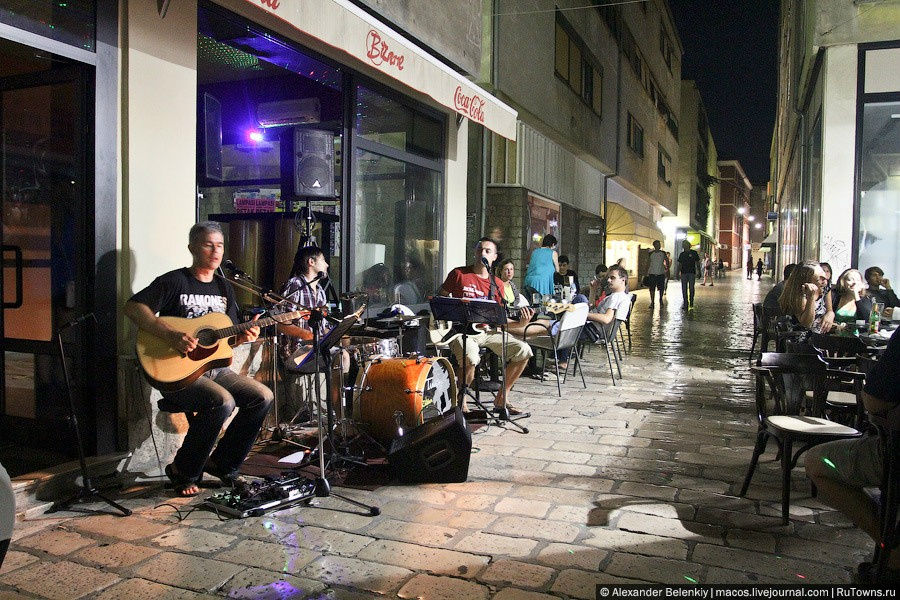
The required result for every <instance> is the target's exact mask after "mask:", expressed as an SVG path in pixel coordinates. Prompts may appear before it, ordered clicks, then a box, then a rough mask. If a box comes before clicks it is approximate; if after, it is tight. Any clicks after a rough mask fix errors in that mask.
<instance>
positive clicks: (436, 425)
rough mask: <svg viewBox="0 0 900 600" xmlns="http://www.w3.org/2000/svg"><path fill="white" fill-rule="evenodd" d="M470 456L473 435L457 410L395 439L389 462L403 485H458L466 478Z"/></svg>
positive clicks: (460, 412)
mask: <svg viewBox="0 0 900 600" xmlns="http://www.w3.org/2000/svg"><path fill="white" fill-rule="evenodd" d="M471 455H472V434H471V432H470V431H469V428H468V426H467V425H466V419H465V417H464V416H463V414H462V411H461V410H459V408H456V409H454V410H453V411H451V412H449V413H447V414H445V415H442V416H440V417H437V418H435V419H431V420H429V421H426V422H425V423H423V424H422V425H419V426H418V427H416V428H415V429H412V430H411V431H409V432H407V433H406V434H405V435H402V436H400V437H399V438H397V439H395V440H394V442H393V443H392V444H391V450H390V453H389V454H388V462H389V463H390V465H391V470H392V471H393V473H394V475H395V476H396V477H397V478H398V479H399V480H400V481H402V482H404V483H459V482H462V481H465V480H466V478H467V477H468V476H469V457H470V456H471Z"/></svg>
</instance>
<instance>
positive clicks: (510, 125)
mask: <svg viewBox="0 0 900 600" xmlns="http://www.w3.org/2000/svg"><path fill="white" fill-rule="evenodd" d="M246 2H248V3H250V4H252V5H254V6H257V7H259V8H260V9H262V10H264V11H266V12H268V13H270V14H272V15H275V16H276V17H278V18H279V19H281V20H283V21H285V22H286V23H288V24H289V25H290V26H292V27H293V28H295V29H297V30H299V31H302V32H304V33H305V34H307V35H309V36H312V37H314V38H316V39H318V40H320V41H322V42H324V43H326V44H328V45H329V46H332V47H334V48H337V49H338V50H341V51H343V52H345V53H347V54H349V55H350V56H352V57H353V58H354V59H356V60H358V61H360V62H362V63H365V64H367V65H370V66H372V67H374V68H375V69H378V70H379V71H381V72H382V73H384V74H385V75H387V76H389V77H391V78H393V79H395V80H397V81H399V82H401V83H403V84H404V85H406V86H408V87H410V88H413V89H415V90H417V91H419V92H421V93H423V94H426V95H428V96H430V97H431V98H433V99H434V100H435V101H436V102H438V103H439V104H441V105H442V106H446V107H447V108H449V109H451V110H453V111H455V112H457V113H459V114H461V115H463V116H464V117H467V118H469V119H471V120H473V121H475V122H477V123H481V124H482V125H484V126H485V127H487V128H488V129H490V130H491V131H494V132H495V133H498V134H499V135H502V136H503V137H505V138H508V139H510V140H515V139H516V118H517V116H518V115H517V113H516V111H515V110H513V109H512V108H510V107H509V106H507V105H506V104H504V103H503V102H501V101H500V100H498V99H497V98H495V97H493V96H492V95H491V94H489V93H487V92H486V91H485V90H483V89H482V88H480V87H479V86H478V85H476V84H474V83H472V82H471V81H469V80H468V79H466V78H465V77H463V76H462V75H460V74H459V73H457V72H455V71H454V70H453V69H451V68H450V67H448V66H446V65H444V64H443V63H441V62H440V61H438V60H437V59H435V58H434V57H433V56H430V55H429V54H428V53H426V52H425V51H424V50H422V49H421V48H419V47H417V46H416V45H415V44H413V43H412V42H411V41H409V40H407V39H405V38H404V37H403V36H402V35H400V34H398V33H395V32H393V31H391V30H390V28H388V27H387V26H386V25H384V24H383V23H380V22H378V20H377V19H375V18H374V17H372V16H371V15H369V14H367V13H365V12H364V11H362V10H361V9H359V8H358V7H356V6H354V5H353V4H351V3H350V2H348V1H347V0H246Z"/></svg>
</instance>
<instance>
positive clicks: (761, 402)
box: [739, 352, 861, 525]
mask: <svg viewBox="0 0 900 600" xmlns="http://www.w3.org/2000/svg"><path fill="white" fill-rule="evenodd" d="M750 370H751V371H752V372H753V373H754V374H755V376H756V417H757V421H758V423H759V427H758V430H757V434H756V445H755V446H754V448H753V456H752V458H751V459H750V467H749V468H748V470H747V475H746V477H745V478H744V483H743V485H742V486H741V491H740V494H739V495H740V496H744V495H745V494H746V493H747V489H748V488H749V487H750V480H751V479H752V478H753V473H754V471H755V470H756V465H757V463H758V462H759V457H760V456H761V455H762V453H763V452H764V451H765V449H766V445H767V444H768V441H769V438H774V440H775V443H776V444H777V445H778V448H779V454H780V456H781V517H782V522H783V523H784V524H785V525H786V524H787V523H788V520H789V507H790V500H791V471H792V470H793V468H794V467H795V466H796V465H797V460H798V458H799V457H800V455H801V454H803V452H805V451H806V450H807V449H809V448H810V447H812V446H815V445H816V444H822V443H825V442H830V441H833V440H839V439H845V438H853V437H859V436H860V435H861V434H860V432H859V431H857V430H856V429H854V428H852V427H847V426H846V425H841V424H839V423H835V422H833V421H829V420H827V419H823V418H821V417H819V416H818V415H817V413H818V414H820V413H819V411H820V407H821V404H822V402H823V396H824V392H825V380H826V377H827V376H828V374H829V368H828V364H827V363H826V362H825V361H824V360H823V359H822V358H821V357H820V356H818V355H816V354H795V353H777V352H763V353H762V355H761V356H760V360H759V366H757V367H751V369H750ZM805 386H808V387H811V388H812V389H813V391H814V401H813V402H812V405H811V406H808V405H807V403H806V402H804V401H803V400H804V395H803V391H804V390H803V389H802V388H803V387H805ZM795 443H798V444H802V445H801V446H800V448H799V449H798V450H797V451H796V452H794V451H793V449H794V444H795Z"/></svg>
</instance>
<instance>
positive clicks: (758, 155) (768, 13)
mask: <svg viewBox="0 0 900 600" xmlns="http://www.w3.org/2000/svg"><path fill="white" fill-rule="evenodd" d="M670 6H671V7H672V13H673V14H674V15H675V24H676V26H677V27H678V34H679V35H680V37H681V43H682V45H683V46H684V57H683V63H682V67H681V77H682V79H693V80H695V81H696V82H697V87H698V89H699V90H700V95H701V96H702V97H703V104H704V105H705V106H706V113H707V115H708V116H709V126H710V129H711V131H712V136H713V140H714V141H715V144H716V149H717V151H718V153H719V160H738V161H740V163H741V166H743V167H744V172H746V173H747V177H748V178H749V179H750V182H751V183H753V184H754V185H756V184H764V183H765V182H766V181H768V179H769V147H770V146H771V142H772V130H773V127H774V123H775V99H776V95H777V94H778V78H777V75H778V71H777V66H776V65H777V61H776V48H777V36H778V2H777V0H754V1H753V2H747V1H746V0H712V1H711V0H702V1H701V0H670Z"/></svg>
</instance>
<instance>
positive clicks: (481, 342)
mask: <svg viewBox="0 0 900 600" xmlns="http://www.w3.org/2000/svg"><path fill="white" fill-rule="evenodd" d="M474 258H475V260H474V262H473V264H472V265H471V266H464V267H457V268H455V269H453V270H452V271H450V273H449V274H448V275H447V279H446V280H445V281H444V283H443V284H442V285H441V289H440V290H439V291H438V294H439V295H441V296H453V297H454V298H487V297H489V296H491V295H493V298H494V299H495V300H496V301H497V302H500V303H501V304H502V302H503V300H502V294H503V289H504V283H503V281H501V280H500V279H499V278H498V277H495V276H493V275H491V274H490V273H489V271H488V268H487V267H486V266H485V265H484V263H483V262H482V259H486V260H487V263H488V265H492V264H493V263H494V261H495V260H496V259H497V243H496V242H495V241H494V240H492V239H491V238H489V237H483V238H481V239H480V240H478V244H476V245H475V257H474ZM491 277H493V281H494V285H493V290H491V287H492V286H491ZM533 315H534V311H532V310H531V309H530V308H527V307H526V308H523V309H522V314H521V316H520V317H519V320H518V321H511V322H510V324H509V328H508V330H509V333H519V334H521V333H522V331H523V330H524V328H525V326H526V325H527V324H528V322H529V321H530V320H531V317H532V316H533ZM479 328H480V329H482V331H481V332H480V333H478V334H476V335H470V336H468V337H467V339H466V349H465V350H466V358H465V370H464V372H465V381H466V385H471V384H472V380H473V379H474V377H475V366H477V365H478V362H479V360H480V355H479V350H480V349H481V348H487V349H488V350H490V351H491V352H493V353H494V354H496V355H497V356H502V352H503V338H504V336H503V333H502V332H500V331H495V330H492V329H489V328H486V327H479ZM450 348H451V350H452V351H453V355H454V356H455V357H456V360H457V362H458V364H463V356H462V354H463V347H462V340H461V339H456V340H454V341H453V342H451V344H450ZM531 356H532V352H531V347H530V346H529V345H528V344H527V343H525V342H524V341H522V340H521V339H518V338H516V337H513V336H512V335H507V336H506V360H507V361H508V362H507V364H506V377H505V382H506V387H505V389H502V390H500V391H499V392H498V393H497V398H496V399H495V400H494V406H495V410H496V411H497V412H503V409H506V411H508V412H509V414H510V415H518V414H521V412H522V411H520V410H519V409H517V408H515V407H513V406H511V405H510V404H509V402H507V397H508V396H509V392H510V390H511V389H512V386H513V384H515V383H516V380H517V379H518V378H519V376H520V375H521V374H522V371H523V370H524V369H525V366H526V365H527V364H528V359H529V358H531ZM463 410H465V399H463Z"/></svg>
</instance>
